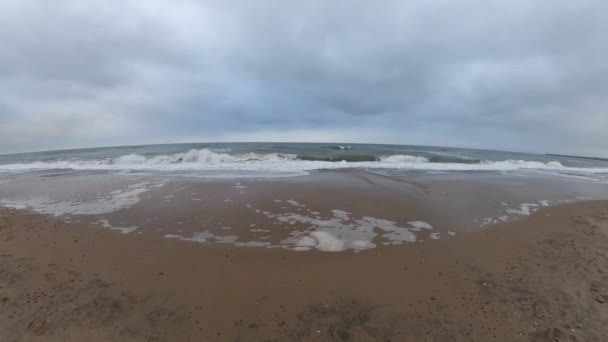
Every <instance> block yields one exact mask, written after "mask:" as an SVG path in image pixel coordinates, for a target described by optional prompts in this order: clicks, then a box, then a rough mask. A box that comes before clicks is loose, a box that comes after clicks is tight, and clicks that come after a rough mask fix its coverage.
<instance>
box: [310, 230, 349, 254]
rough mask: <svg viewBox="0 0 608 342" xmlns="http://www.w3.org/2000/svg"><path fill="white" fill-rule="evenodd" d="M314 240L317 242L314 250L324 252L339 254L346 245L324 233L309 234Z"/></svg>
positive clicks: (342, 241)
mask: <svg viewBox="0 0 608 342" xmlns="http://www.w3.org/2000/svg"><path fill="white" fill-rule="evenodd" d="M310 236H312V237H313V238H314V239H315V240H317V245H316V246H315V248H316V249H318V250H320V251H324V252H340V251H343V250H344V249H345V247H346V243H345V241H344V240H341V239H338V238H337V237H335V236H334V235H332V234H330V233H328V232H324V231H315V232H312V233H310Z"/></svg>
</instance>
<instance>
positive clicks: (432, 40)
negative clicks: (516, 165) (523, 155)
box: [0, 0, 608, 154]
mask: <svg viewBox="0 0 608 342" xmlns="http://www.w3.org/2000/svg"><path fill="white" fill-rule="evenodd" d="M607 34H608V3H607V2H604V1H599V0H598V1H585V0H581V1H575V2H573V1H564V0H556V1H534V0H526V1H523V0H522V1H519V0H515V1H472V0H465V1H459V2H454V1H447V0H445V1H441V0H438V1H422V0H420V1H390V0H389V1H381V2H370V1H342V0H337V1H320V0H319V1H303V2H286V1H255V2H245V1H231V0H223V1H212V0H209V1H194V0H192V1H188V0H174V1H169V0H167V1H161V0H146V1H114V0H99V1H94V0H91V1H86V2H82V1H75V0H74V1H68V0H58V1H49V2H40V1H33V0H7V1H2V2H1V3H0V41H1V42H2V44H0V152H13V151H15V152H16V151H25V150H40V149H48V148H67V147H79V146H95V145H116V144H132V143H163V142H190V141H229V140H235V141H277V140H282V141H348V142H383V143H403V144H423V145H444V146H467V147H481V148H498V149H513V150H522V151H533V152H567V153H585V154H608V139H607V138H606V136H607V135H606V129H608V96H607V95H608V63H606V60H608V37H607Z"/></svg>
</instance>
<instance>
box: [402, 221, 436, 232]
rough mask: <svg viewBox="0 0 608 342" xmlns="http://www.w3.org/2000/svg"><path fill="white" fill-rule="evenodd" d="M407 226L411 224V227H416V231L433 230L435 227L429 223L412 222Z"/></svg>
mask: <svg viewBox="0 0 608 342" xmlns="http://www.w3.org/2000/svg"><path fill="white" fill-rule="evenodd" d="M407 224H409V225H410V226H412V227H414V229H417V230H421V229H433V226H431V225H430V224H429V223H427V222H424V221H410V222H408V223H407Z"/></svg>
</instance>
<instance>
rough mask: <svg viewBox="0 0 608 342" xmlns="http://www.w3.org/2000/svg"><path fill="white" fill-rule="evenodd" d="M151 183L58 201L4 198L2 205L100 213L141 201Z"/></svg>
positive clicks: (52, 212)
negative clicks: (91, 196)
mask: <svg viewBox="0 0 608 342" xmlns="http://www.w3.org/2000/svg"><path fill="white" fill-rule="evenodd" d="M151 185H152V184H149V183H138V184H133V185H130V186H128V187H127V188H126V189H122V190H116V191H112V192H110V193H106V194H100V195H99V197H96V198H90V199H77V200H72V201H57V200H53V199H50V198H48V197H28V198H20V199H2V200H0V205H2V206H5V207H10V208H16V209H31V210H33V211H36V212H38V213H42V214H50V215H54V216H60V215H99V214H107V213H111V212H114V211H118V210H121V209H126V208H129V207H131V206H133V205H135V204H137V203H138V202H139V201H140V195H141V194H143V193H145V192H147V191H148V190H149V189H150V188H151V187H152V186H151Z"/></svg>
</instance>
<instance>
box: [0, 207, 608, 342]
mask: <svg viewBox="0 0 608 342" xmlns="http://www.w3.org/2000/svg"><path fill="white" fill-rule="evenodd" d="M329 209H333V208H328V210H329ZM0 251H1V255H0V340H2V341H107V340H116V341H267V340H270V341H298V340H302V341H327V340H330V341H331V340H335V341H368V340H369V341H389V340H390V341H414V340H415V341H424V340H428V341H488V340H500V341H516V340H521V341H528V340H533V341H548V340H560V341H561V340H564V341H565V340H576V341H602V340H604V339H605V336H606V335H608V328H607V327H608V303H606V302H607V301H608V285H607V284H608V261H607V257H608V201H593V202H581V203H574V204H566V205H562V206H558V207H551V208H545V209H541V210H539V211H538V212H537V213H536V214H535V215H533V216H531V217H529V218H524V219H521V220H518V221H517V222H513V223H505V224H498V225H494V226H492V227H490V228H486V229H484V230H481V231H476V232H469V233H462V234H458V235H457V236H456V237H454V238H451V239H441V240H436V241H435V240H434V241H425V243H412V244H404V245H400V246H395V247H379V248H376V249H371V250H366V251H361V252H359V253H354V252H352V251H344V252H339V253H323V252H319V251H309V252H294V251H289V250H283V249H266V248H239V247H235V246H221V245H205V244H199V243H190V242H184V241H173V240H169V239H162V238H158V237H154V236H147V235H141V236H137V235H134V234H128V235H124V234H120V233H117V232H113V231H107V230H102V229H99V228H98V227H96V226H92V225H90V224H87V223H66V222H64V221H62V220H60V219H57V218H51V217H49V216H44V215H41V214H34V213H30V212H26V211H20V210H15V209H0Z"/></svg>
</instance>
